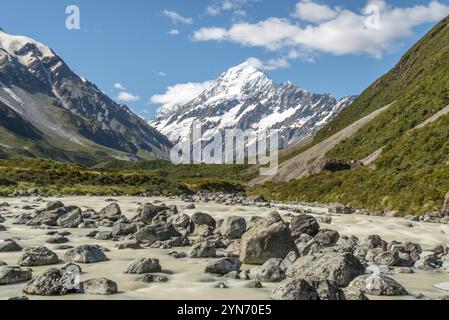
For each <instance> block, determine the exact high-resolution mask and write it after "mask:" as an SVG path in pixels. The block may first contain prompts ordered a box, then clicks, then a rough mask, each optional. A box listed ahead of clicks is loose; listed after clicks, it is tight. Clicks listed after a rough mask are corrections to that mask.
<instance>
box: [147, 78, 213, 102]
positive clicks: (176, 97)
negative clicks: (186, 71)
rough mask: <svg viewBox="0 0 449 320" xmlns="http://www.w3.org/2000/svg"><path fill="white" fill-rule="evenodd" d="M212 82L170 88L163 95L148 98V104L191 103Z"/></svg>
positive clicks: (185, 84) (183, 84) (191, 83)
mask: <svg viewBox="0 0 449 320" xmlns="http://www.w3.org/2000/svg"><path fill="white" fill-rule="evenodd" d="M211 84H212V81H205V82H201V83H193V82H189V83H182V84H176V85H174V86H170V87H168V88H167V89H166V91H165V93H164V94H157V95H154V96H152V97H151V98H150V102H151V103H154V104H160V105H165V104H184V103H187V102H190V101H192V100H193V99H194V98H196V97H197V96H198V95H199V94H201V93H202V92H203V91H205V90H206V89H207V88H209V87H210V85H211Z"/></svg>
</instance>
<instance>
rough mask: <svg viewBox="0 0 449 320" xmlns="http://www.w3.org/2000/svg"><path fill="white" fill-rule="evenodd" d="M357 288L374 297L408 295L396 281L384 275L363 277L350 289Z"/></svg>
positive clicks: (351, 285)
mask: <svg viewBox="0 0 449 320" xmlns="http://www.w3.org/2000/svg"><path fill="white" fill-rule="evenodd" d="M350 288H356V289H359V290H361V291H363V292H364V293H366V294H369V295H373V296H404V295H408V293H407V290H405V289H404V287H403V286H401V285H400V284H399V283H397V282H396V281H395V280H393V279H391V278H389V277H387V276H384V275H362V276H360V277H357V278H356V279H354V280H353V281H352V282H351V284H350V285H349V287H348V289H350Z"/></svg>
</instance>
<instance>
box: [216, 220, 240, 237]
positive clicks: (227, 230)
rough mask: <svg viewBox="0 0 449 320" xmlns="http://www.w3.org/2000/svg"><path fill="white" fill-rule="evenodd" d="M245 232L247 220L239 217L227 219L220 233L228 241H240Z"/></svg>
mask: <svg viewBox="0 0 449 320" xmlns="http://www.w3.org/2000/svg"><path fill="white" fill-rule="evenodd" d="M245 232H246V221H245V218H243V217H239V216H231V217H226V218H225V219H224V220H223V223H222V225H221V227H220V233H221V234H222V235H223V237H226V238H228V239H240V238H241V237H242V235H243V234H244V233H245Z"/></svg>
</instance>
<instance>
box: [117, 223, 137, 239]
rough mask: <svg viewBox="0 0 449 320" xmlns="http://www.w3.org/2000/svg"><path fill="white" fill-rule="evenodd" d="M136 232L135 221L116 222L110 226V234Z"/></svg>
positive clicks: (122, 234)
mask: <svg viewBox="0 0 449 320" xmlns="http://www.w3.org/2000/svg"><path fill="white" fill-rule="evenodd" d="M136 232H137V225H136V224H135V223H124V222H116V223H114V226H113V227H112V234H113V235H114V236H127V235H129V234H133V233H136Z"/></svg>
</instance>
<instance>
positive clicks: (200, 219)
mask: <svg viewBox="0 0 449 320" xmlns="http://www.w3.org/2000/svg"><path fill="white" fill-rule="evenodd" d="M191 220H192V222H193V223H194V224H195V225H197V226H200V225H203V224H207V225H208V226H211V227H214V228H215V227H216V226H217V222H216V221H215V219H214V218H212V217H211V216H210V215H209V214H207V213H204V212H196V213H194V214H193V215H192V217H191Z"/></svg>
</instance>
